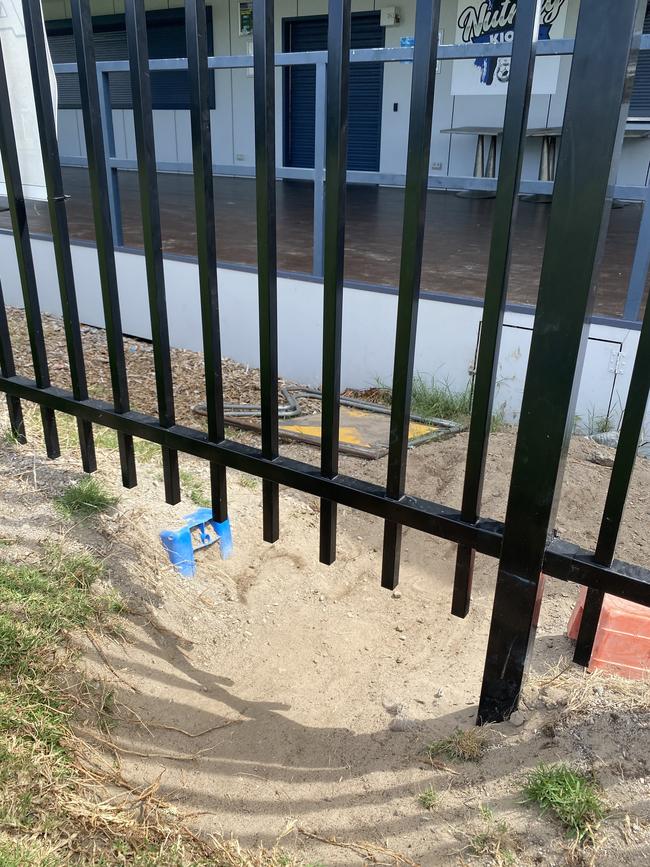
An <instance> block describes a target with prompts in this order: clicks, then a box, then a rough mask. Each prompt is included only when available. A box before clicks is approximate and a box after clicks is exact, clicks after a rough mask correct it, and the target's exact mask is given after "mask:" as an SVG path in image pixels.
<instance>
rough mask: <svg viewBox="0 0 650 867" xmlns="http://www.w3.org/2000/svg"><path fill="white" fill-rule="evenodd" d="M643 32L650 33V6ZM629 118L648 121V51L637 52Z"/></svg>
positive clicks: (649, 69) (649, 68) (649, 74)
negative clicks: (637, 58) (637, 57)
mask: <svg viewBox="0 0 650 867" xmlns="http://www.w3.org/2000/svg"><path fill="white" fill-rule="evenodd" d="M643 32H644V33H650V6H649V7H648V9H647V11H646V16H645V22H644V24H643ZM629 116H630V118H631V119H634V120H650V51H641V52H639V60H638V62H637V67H636V78H635V79H634V90H633V91H632V100H631V102H630V115H629Z"/></svg>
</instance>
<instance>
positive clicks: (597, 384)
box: [0, 232, 638, 424]
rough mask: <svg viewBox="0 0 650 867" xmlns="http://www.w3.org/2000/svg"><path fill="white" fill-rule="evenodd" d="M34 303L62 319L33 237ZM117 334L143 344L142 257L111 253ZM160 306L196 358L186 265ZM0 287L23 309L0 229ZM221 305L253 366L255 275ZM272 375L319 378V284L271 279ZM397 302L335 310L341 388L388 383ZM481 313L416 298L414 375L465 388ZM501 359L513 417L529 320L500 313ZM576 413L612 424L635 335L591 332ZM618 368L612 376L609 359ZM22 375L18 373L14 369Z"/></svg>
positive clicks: (47, 250) (88, 251)
mask: <svg viewBox="0 0 650 867" xmlns="http://www.w3.org/2000/svg"><path fill="white" fill-rule="evenodd" d="M32 246H33V251H34V261H35V268H36V276H37V283H38V287H39V296H40V300H41V305H42V309H43V311H44V312H48V313H53V314H56V315H61V304H60V300H59V292H58V284H57V279H56V268H55V263H54V252H53V247H52V243H51V242H50V241H46V240H33V242H32ZM72 254H73V262H74V269H75V276H76V278H77V284H78V285H79V286H83V287H84V291H83V293H80V295H79V312H80V317H81V320H82V321H83V322H84V323H87V324H89V325H95V326H103V324H104V317H103V312H102V304H101V294H100V285H99V273H98V267H97V252H96V250H95V248H93V247H91V246H80V245H77V244H73V246H72ZM116 260H117V272H118V281H119V293H120V301H121V306H122V319H123V329H124V331H125V333H127V334H133V335H136V336H140V337H144V338H150V337H151V330H150V326H149V314H148V305H147V291H146V276H145V263H144V257H143V256H142V255H140V254H138V253H125V252H119V253H117V254H116ZM165 279H166V288H167V307H168V314H169V326H170V339H171V343H172V345H173V346H177V347H181V348H185V349H192V350H195V351H201V349H202V345H201V329H200V327H199V321H200V308H199V288H198V269H197V265H196V263H194V262H191V261H188V260H184V261H178V260H173V259H168V258H166V259H165ZM0 280H1V281H2V286H3V290H4V294H5V299H6V302H7V304H9V305H12V306H15V307H22V306H23V305H22V296H21V292H20V280H19V275H18V269H17V265H16V257H15V251H14V246H13V238H12V236H11V235H10V234H8V233H6V232H0ZM219 305H220V314H221V334H222V346H223V354H224V355H225V356H228V357H230V358H233V359H235V360H236V361H239V362H241V363H243V364H250V365H251V366H255V367H256V366H258V365H259V335H258V325H257V322H258V309H257V276H256V274H253V273H248V272H243V271H236V270H229V269H223V268H222V269H219ZM278 309H279V323H278V326H279V327H278V334H279V369H280V375H281V376H283V377H286V378H288V379H293V380H295V381H297V382H300V383H304V384H307V385H312V386H319V385H320V381H321V351H322V285H320V284H317V283H311V282H305V281H300V280H292V279H286V278H280V279H279V280H278ZM396 310H397V298H396V296H395V295H392V294H383V293H377V292H372V291H368V290H363V289H352V288H349V287H348V288H346V289H345V297H344V308H343V314H344V319H343V353H342V365H341V377H342V385H343V388H348V387H350V388H362V387H365V386H371V385H374V384H376V382H377V379H381V380H382V381H384V382H387V383H388V382H390V380H391V376H392V356H393V348H394V342H395V318H396ZM481 313H482V312H481V308H480V307H477V306H470V305H466V304H453V303H449V302H444V301H438V300H432V299H427V298H423V299H422V300H421V302H420V310H419V322H418V339H417V346H416V358H415V369H416V371H417V372H418V373H421V374H422V375H423V376H426V377H432V376H433V377H435V378H436V380H437V381H440V382H446V383H448V384H449V386H450V387H451V388H452V389H454V390H459V391H460V390H462V389H464V388H465V387H466V386H467V384H468V382H469V381H470V378H471V370H472V368H473V364H474V359H475V353H476V346H477V339H478V334H479V327H480V322H481ZM505 322H506V327H505V329H504V338H503V344H502V350H501V354H500V359H499V374H498V380H499V384H498V388H497V394H496V401H495V407H496V408H497V409H502V410H503V411H504V412H505V415H506V417H507V418H508V419H509V420H516V419H517V416H518V413H519V408H520V403H521V395H522V391H523V383H524V377H525V372H526V364H527V357H528V349H529V346H530V334H531V329H532V327H533V316H532V315H528V314H522V313H507V314H506V320H505ZM589 337H590V340H589V349H588V352H587V356H586V364H585V368H584V373H583V377H582V384H581V389H580V395H579V398H578V408H577V413H578V415H579V416H580V418H581V420H582V422H583V423H584V424H586V423H587V422H588V421H589V419H593V418H599V417H603V416H606V415H607V414H608V413H609V412H610V411H611V413H612V415H613V417H614V418H615V419H617V418H618V415H619V414H620V411H621V409H622V407H623V406H624V405H625V399H626V396H627V390H628V388H629V378H630V374H631V371H632V364H633V360H634V355H635V352H636V347H637V344H638V332H637V331H630V330H628V329H623V328H614V327H612V326H603V325H592V326H591V329H590V332H589ZM620 350H622V351H623V353H624V364H623V366H622V371H621V372H620V373H619V374H616V372H615V369H614V368H615V361H616V355H617V354H618V352H619V351H620ZM19 372H20V371H19Z"/></svg>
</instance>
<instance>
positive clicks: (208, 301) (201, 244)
mask: <svg viewBox="0 0 650 867" xmlns="http://www.w3.org/2000/svg"><path fill="white" fill-rule="evenodd" d="M185 29H186V37H187V62H188V70H189V81H190V119H191V126H192V159H193V166H194V200H195V206H196V242H197V253H198V262H199V286H200V292H201V324H202V329H203V363H204V366H205V396H206V406H207V412H208V437H209V438H210V439H211V440H212V441H213V442H220V441H221V440H223V439H224V437H225V425H224V411H223V378H222V370H221V340H220V335H219V297H218V283H217V242H216V226H215V216H214V189H213V180H212V145H211V138H210V98H209V97H210V84H209V80H210V76H211V75H212V76H213V75H214V72H212V71H210V70H208V36H207V18H206V9H205V0H186V2H185ZM210 483H211V484H210V487H211V493H212V512H213V516H214V518H215V519H216V520H217V521H218V522H219V523H222V522H223V521H226V520H227V519H228V503H227V488H226V468H225V467H224V466H222V465H221V464H216V463H214V462H212V463H211V464H210Z"/></svg>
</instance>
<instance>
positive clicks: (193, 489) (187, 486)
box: [179, 470, 210, 508]
mask: <svg viewBox="0 0 650 867" xmlns="http://www.w3.org/2000/svg"><path fill="white" fill-rule="evenodd" d="M179 475H180V479H181V485H182V486H183V489H184V491H185V494H186V495H187V496H188V497H189V498H190V500H191V501H192V502H193V503H194V505H195V506H202V507H203V508H208V507H209V506H210V500H209V499H208V497H207V496H206V493H205V489H204V487H203V482H202V481H201V479H199V478H197V477H196V476H195V475H194V473H191V472H190V471H189V470H181V471H180V473H179Z"/></svg>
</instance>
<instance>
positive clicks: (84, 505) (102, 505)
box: [54, 476, 117, 518]
mask: <svg viewBox="0 0 650 867" xmlns="http://www.w3.org/2000/svg"><path fill="white" fill-rule="evenodd" d="M54 502H55V505H56V507H57V509H58V510H59V512H61V514H63V515H65V516H66V517H68V518H74V517H81V518H84V517H88V516H90V515H97V514H98V513H99V512H105V511H106V510H107V509H110V507H111V506H114V505H115V503H117V497H114V496H112V495H111V494H109V493H108V491H106V490H105V489H104V487H103V486H102V484H101V482H99V481H98V480H97V479H95V478H93V477H92V476H85V477H84V478H83V479H81V481H79V482H76V483H75V484H74V485H70V487H69V488H66V489H65V491H64V492H63V493H62V494H61V495H60V496H58V497H56V499H55V501H54Z"/></svg>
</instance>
